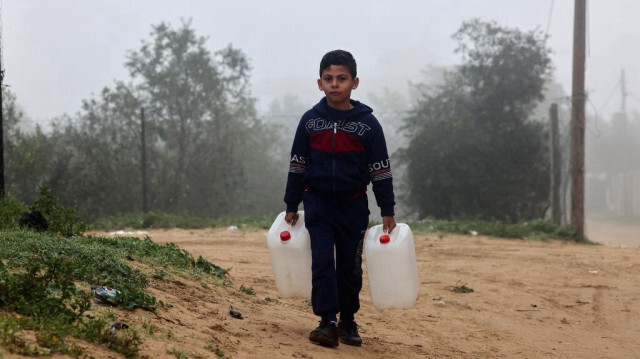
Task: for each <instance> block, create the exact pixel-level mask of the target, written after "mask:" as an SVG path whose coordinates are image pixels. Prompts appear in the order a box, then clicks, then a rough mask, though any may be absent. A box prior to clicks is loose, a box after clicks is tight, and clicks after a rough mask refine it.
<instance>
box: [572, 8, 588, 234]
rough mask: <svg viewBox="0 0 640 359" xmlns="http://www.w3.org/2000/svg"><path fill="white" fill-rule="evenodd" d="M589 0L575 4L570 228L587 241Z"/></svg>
mask: <svg viewBox="0 0 640 359" xmlns="http://www.w3.org/2000/svg"><path fill="white" fill-rule="evenodd" d="M586 8H587V4H586V0H575V10H574V11H575V13H574V20H573V87H572V89H571V228H572V229H573V230H574V231H576V233H577V234H578V240H579V241H583V240H584V239H585V237H584V132H585V119H584V107H585V106H584V104H585V100H586V93H585V90H584V72H585V47H586V46H585V44H586V41H585V38H586V36H585V28H586V13H587V11H586Z"/></svg>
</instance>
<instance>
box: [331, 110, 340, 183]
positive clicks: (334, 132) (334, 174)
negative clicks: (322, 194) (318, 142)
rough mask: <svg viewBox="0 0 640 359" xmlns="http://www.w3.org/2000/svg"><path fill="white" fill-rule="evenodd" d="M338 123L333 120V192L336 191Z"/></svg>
mask: <svg viewBox="0 0 640 359" xmlns="http://www.w3.org/2000/svg"><path fill="white" fill-rule="evenodd" d="M337 125H338V124H337V123H336V122H335V121H334V122H333V138H332V140H331V154H332V156H333V162H332V165H333V166H332V170H333V193H335V192H336V133H337V132H338V129H337Z"/></svg>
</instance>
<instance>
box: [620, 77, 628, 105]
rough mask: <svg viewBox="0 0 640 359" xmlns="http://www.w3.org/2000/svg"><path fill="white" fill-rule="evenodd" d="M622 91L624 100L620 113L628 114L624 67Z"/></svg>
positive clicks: (621, 80)
mask: <svg viewBox="0 0 640 359" xmlns="http://www.w3.org/2000/svg"><path fill="white" fill-rule="evenodd" d="M620 92H621V93H622V102H621V103H620V113H622V114H623V115H625V116H626V115H627V84H626V82H625V80H624V69H622V71H621V72H620Z"/></svg>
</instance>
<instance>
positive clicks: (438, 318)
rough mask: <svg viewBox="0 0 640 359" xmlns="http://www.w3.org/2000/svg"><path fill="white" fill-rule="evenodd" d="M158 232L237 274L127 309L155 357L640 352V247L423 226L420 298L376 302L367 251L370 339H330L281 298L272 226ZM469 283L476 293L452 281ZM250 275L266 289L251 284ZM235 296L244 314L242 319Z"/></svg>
mask: <svg viewBox="0 0 640 359" xmlns="http://www.w3.org/2000/svg"><path fill="white" fill-rule="evenodd" d="M590 226H591V227H590V229H592V230H593V229H594V228H595V226H594V225H593V224H591V225H590ZM602 231H603V232H606V231H605V229H602ZM147 235H149V237H150V238H151V239H152V240H154V241H156V242H158V243H167V242H173V243H175V244H177V245H178V246H179V247H181V248H183V249H186V250H188V251H189V252H191V253H192V254H193V255H194V256H195V257H196V258H197V257H198V256H200V255H201V256H203V257H205V258H207V259H208V260H210V261H211V262H213V263H215V264H217V265H220V266H222V267H225V268H230V272H229V274H230V277H229V278H230V279H231V281H232V282H233V285H232V286H230V287H226V288H224V287H215V286H202V284H199V283H197V282H194V281H191V280H187V279H184V278H178V277H175V278H172V279H171V280H169V281H164V282H160V281H158V282H154V283H153V285H152V287H151V289H150V291H151V292H152V294H154V295H156V296H157V298H158V299H159V300H163V301H164V302H165V303H170V304H171V305H172V307H171V308H165V309H161V310H159V311H158V314H157V315H151V314H149V313H148V312H144V311H135V312H127V311H118V314H119V315H120V316H121V319H122V320H126V321H129V322H132V323H133V324H136V323H137V324H136V325H138V326H142V325H143V324H142V323H147V325H149V324H152V325H153V326H154V328H156V334H154V337H145V338H144V344H143V352H142V354H147V355H150V357H152V358H173V357H175V355H172V354H168V353H167V350H171V349H180V350H184V351H185V352H186V353H187V354H188V355H189V357H190V358H209V357H213V358H215V357H216V355H215V354H213V353H212V352H211V350H207V349H206V347H207V346H208V347H209V349H211V348H212V347H215V348H217V349H220V350H222V351H224V355H225V356H226V357H233V358H389V357H394V358H640V281H639V280H638V276H639V275H640V249H638V246H637V245H636V246H631V245H628V244H627V245H624V246H623V247H620V244H617V243H613V244H612V245H610V246H592V245H578V244H573V243H563V242H551V243H545V242H538V241H530V240H504V239H495V238H487V237H483V236H458V235H450V234H445V235H441V236H439V235H416V236H415V245H416V254H417V266H418V270H419V281H420V288H419V298H418V301H417V304H416V306H415V307H414V308H411V309H406V310H397V309H394V310H385V311H378V310H376V309H375V308H374V307H373V306H372V304H371V301H370V297H369V292H368V285H367V278H366V258H365V265H364V269H365V285H364V288H363V291H362V294H361V304H362V307H361V311H360V312H359V313H358V314H357V317H356V319H357V321H358V323H359V325H360V326H361V330H360V332H361V334H362V337H363V342H364V343H363V346H362V347H360V348H356V347H349V346H346V345H340V346H339V347H338V348H337V349H328V348H323V347H320V346H317V345H314V344H312V343H310V342H309V341H308V333H309V331H310V330H311V329H313V328H314V327H315V326H316V325H317V319H316V317H314V316H313V314H312V311H311V307H310V306H309V303H308V302H307V301H306V300H303V299H284V298H280V297H279V296H278V293H277V290H276V287H275V282H274V278H273V273H272V270H271V262H270V258H269V254H268V249H267V247H266V231H243V230H228V229H204V230H178V229H175V230H154V231H150V232H149V233H148V234H147ZM614 239H615V238H614ZM618 240H620V241H624V240H625V239H624V238H619V239H618ZM620 243H622V242H620ZM462 284H464V285H465V286H467V287H469V288H472V289H473V290H474V291H473V293H467V294H457V293H453V292H452V291H451V289H452V288H453V287H454V286H456V285H462ZM241 285H243V286H245V287H251V288H253V289H254V290H255V292H256V295H255V296H249V295H247V294H245V293H242V292H240V291H239V290H238V288H239V287H240V286H241ZM229 305H233V306H234V308H235V309H237V310H238V311H240V312H241V313H242V314H243V315H244V317H245V319H244V320H238V319H234V318H232V317H231V316H230V315H229V311H228V308H229ZM168 333H170V335H168ZM167 338H169V339H167ZM219 353H220V352H219ZM109 357H111V356H109Z"/></svg>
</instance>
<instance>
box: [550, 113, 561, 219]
mask: <svg viewBox="0 0 640 359" xmlns="http://www.w3.org/2000/svg"><path fill="white" fill-rule="evenodd" d="M549 118H550V124H549V125H550V126H549V129H550V132H551V134H550V136H549V150H550V154H551V156H550V157H551V198H550V199H551V221H552V222H553V224H555V225H556V226H561V225H562V213H561V208H562V207H561V206H560V184H561V183H560V181H561V176H560V174H561V170H562V163H561V156H560V136H559V133H558V132H559V129H558V104H557V103H553V104H551V107H550V108H549Z"/></svg>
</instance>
